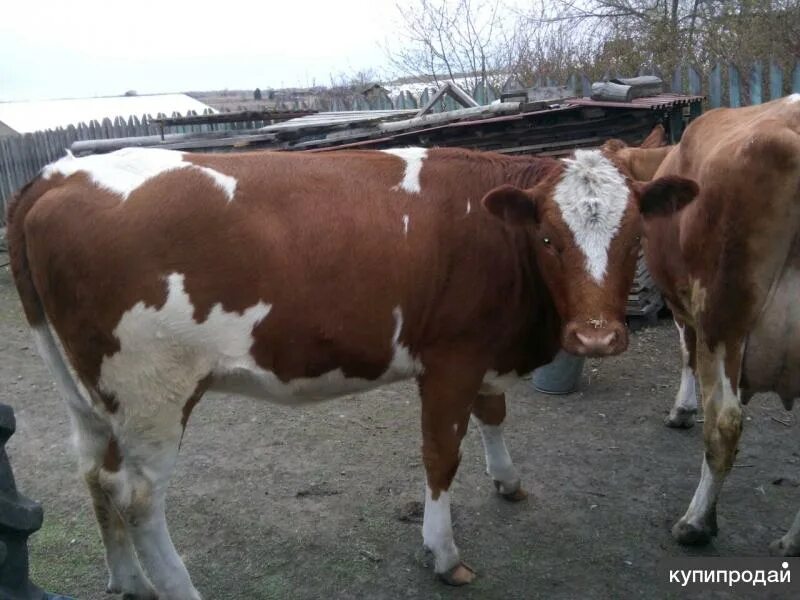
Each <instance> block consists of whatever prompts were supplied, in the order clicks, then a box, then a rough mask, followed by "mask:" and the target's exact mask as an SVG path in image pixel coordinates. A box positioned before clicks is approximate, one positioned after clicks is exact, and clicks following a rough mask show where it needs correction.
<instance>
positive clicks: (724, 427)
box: [672, 344, 742, 544]
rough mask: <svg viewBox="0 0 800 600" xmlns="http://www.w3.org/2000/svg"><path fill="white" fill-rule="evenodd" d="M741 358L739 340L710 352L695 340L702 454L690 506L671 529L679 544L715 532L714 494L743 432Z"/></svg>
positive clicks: (700, 539) (707, 537) (704, 539)
mask: <svg viewBox="0 0 800 600" xmlns="http://www.w3.org/2000/svg"><path fill="white" fill-rule="evenodd" d="M726 351H727V352H726ZM741 360H742V346H741V345H739V344H728V345H726V346H722V345H720V346H719V348H718V349H717V351H716V352H715V353H713V354H712V353H711V352H709V351H708V349H707V347H706V346H705V344H698V373H699V375H700V384H701V389H702V395H703V412H704V413H705V422H704V424H703V438H704V442H705V456H704V458H703V466H702V471H701V477H700V484H699V485H698V486H697V490H696V491H695V494H694V497H693V498H692V502H691V503H690V504H689V509H688V510H687V511H686V514H685V515H684V516H683V517H682V518H681V519H680V521H678V522H677V523H676V524H675V527H673V529H672V533H673V535H674V536H675V538H676V539H677V540H678V541H679V542H680V543H682V544H704V543H707V542H708V541H709V540H710V539H711V537H712V536H714V535H716V533H717V498H718V497H719V492H720V490H721V489H722V484H723V482H724V481H725V477H726V476H727V474H728V472H729V471H730V470H731V467H733V460H734V458H735V456H736V450H737V445H738V443H739V436H740V435H741V432H742V405H741V401H740V397H739V396H740V390H739V373H740V369H741Z"/></svg>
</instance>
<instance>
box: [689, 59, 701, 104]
mask: <svg viewBox="0 0 800 600" xmlns="http://www.w3.org/2000/svg"><path fill="white" fill-rule="evenodd" d="M688 70H689V93H690V94H693V95H695V96H699V95H700V94H702V93H703V85H702V83H701V82H700V71H698V70H697V69H696V68H694V67H693V66H691V65H690V66H689V69H688Z"/></svg>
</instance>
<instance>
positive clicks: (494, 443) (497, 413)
mask: <svg viewBox="0 0 800 600" xmlns="http://www.w3.org/2000/svg"><path fill="white" fill-rule="evenodd" d="M472 418H473V420H474V421H475V423H477V425H478V429H479V430H480V432H481V438H482V439H483V450H484V452H485V454H486V472H487V473H488V474H489V476H490V477H491V478H492V479H493V480H494V485H495V488H496V489H497V491H498V493H499V494H500V495H501V496H502V497H503V498H505V499H506V500H510V501H512V502H518V501H519V500H523V499H525V498H526V497H527V496H528V494H527V493H526V492H525V490H523V489H522V486H521V484H520V479H519V474H518V473H517V469H516V467H515V466H514V463H513V462H511V456H510V455H509V454H508V448H506V442H505V439H504V438H503V421H505V418H506V397H505V394H492V395H489V394H478V397H477V398H476V399H475V403H474V404H473V405H472Z"/></svg>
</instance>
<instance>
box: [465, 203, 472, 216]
mask: <svg viewBox="0 0 800 600" xmlns="http://www.w3.org/2000/svg"><path fill="white" fill-rule="evenodd" d="M470 212H472V203H471V202H470V201H469V200H467V212H466V213H464V214H467V215H468V214H469V213H470Z"/></svg>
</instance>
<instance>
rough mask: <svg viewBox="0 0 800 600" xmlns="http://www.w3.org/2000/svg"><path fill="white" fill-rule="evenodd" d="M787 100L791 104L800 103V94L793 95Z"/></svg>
mask: <svg viewBox="0 0 800 600" xmlns="http://www.w3.org/2000/svg"><path fill="white" fill-rule="evenodd" d="M786 100H787V101H788V102H791V103H794V102H800V94H792V95H791V96H787V97H786Z"/></svg>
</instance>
